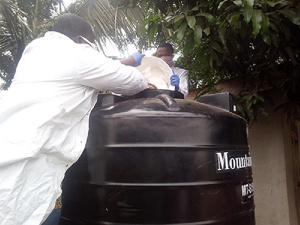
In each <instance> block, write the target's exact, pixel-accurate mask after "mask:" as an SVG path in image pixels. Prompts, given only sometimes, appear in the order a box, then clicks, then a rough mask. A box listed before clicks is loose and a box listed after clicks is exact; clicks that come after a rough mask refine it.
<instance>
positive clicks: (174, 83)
mask: <svg viewBox="0 0 300 225" xmlns="http://www.w3.org/2000/svg"><path fill="white" fill-rule="evenodd" d="M170 82H171V85H172V86H175V91H178V89H179V83H180V78H179V76H178V75H176V74H175V73H174V72H173V75H172V76H171V77H170Z"/></svg>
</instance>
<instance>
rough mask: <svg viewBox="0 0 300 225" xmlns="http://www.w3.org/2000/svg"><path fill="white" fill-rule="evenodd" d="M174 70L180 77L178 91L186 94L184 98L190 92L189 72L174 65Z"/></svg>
mask: <svg viewBox="0 0 300 225" xmlns="http://www.w3.org/2000/svg"><path fill="white" fill-rule="evenodd" d="M172 70H173V71H174V73H175V74H176V75H178V76H179V78H180V83H179V89H178V91H179V92H180V93H182V94H183V95H184V98H186V96H187V95H188V93H189V72H188V71H187V70H184V69H181V68H179V67H172Z"/></svg>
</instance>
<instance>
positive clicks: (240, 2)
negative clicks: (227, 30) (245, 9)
mask: <svg viewBox="0 0 300 225" xmlns="http://www.w3.org/2000/svg"><path fill="white" fill-rule="evenodd" d="M233 3H234V4H235V5H237V6H242V5H243V2H242V1H241V0H235V1H233Z"/></svg>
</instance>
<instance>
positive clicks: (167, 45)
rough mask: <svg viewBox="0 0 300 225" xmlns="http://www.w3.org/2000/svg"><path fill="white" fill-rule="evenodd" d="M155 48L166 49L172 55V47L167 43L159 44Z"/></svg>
mask: <svg viewBox="0 0 300 225" xmlns="http://www.w3.org/2000/svg"><path fill="white" fill-rule="evenodd" d="M157 48H168V49H169V50H171V52H172V54H173V53H174V49H173V46H172V45H171V44H170V43H167V42H164V43H161V44H160V45H159V46H158V47H157Z"/></svg>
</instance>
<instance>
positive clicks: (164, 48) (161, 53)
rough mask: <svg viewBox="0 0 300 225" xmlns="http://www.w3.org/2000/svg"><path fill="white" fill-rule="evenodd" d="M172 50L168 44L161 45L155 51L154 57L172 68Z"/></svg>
mask: <svg viewBox="0 0 300 225" xmlns="http://www.w3.org/2000/svg"><path fill="white" fill-rule="evenodd" d="M173 53H174V49H173V46H172V45H171V44H170V43H161V44H160V45H159V46H158V47H157V50H156V57H158V58H160V59H162V60H164V61H165V62H166V63H167V64H168V65H169V66H173V57H174V55H173Z"/></svg>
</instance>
